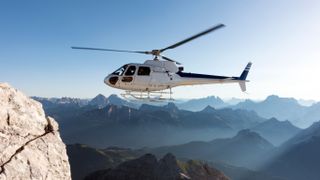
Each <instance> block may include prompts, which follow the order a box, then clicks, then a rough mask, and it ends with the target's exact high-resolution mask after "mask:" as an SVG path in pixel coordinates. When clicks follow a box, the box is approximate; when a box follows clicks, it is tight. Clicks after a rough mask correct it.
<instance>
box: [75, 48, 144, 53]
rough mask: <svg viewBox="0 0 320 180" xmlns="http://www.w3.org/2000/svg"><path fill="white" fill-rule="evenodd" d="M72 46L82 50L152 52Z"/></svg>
mask: <svg viewBox="0 0 320 180" xmlns="http://www.w3.org/2000/svg"><path fill="white" fill-rule="evenodd" d="M71 48H72V49H82V50H96V51H111V52H125V53H140V54H150V52H148V51H130V50H119V49H103V48H91V47H71Z"/></svg>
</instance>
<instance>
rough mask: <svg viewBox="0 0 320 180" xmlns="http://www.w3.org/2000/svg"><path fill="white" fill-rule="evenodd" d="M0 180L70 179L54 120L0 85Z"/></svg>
mask: <svg viewBox="0 0 320 180" xmlns="http://www.w3.org/2000/svg"><path fill="white" fill-rule="evenodd" d="M0 179H1V180H6V179H8V180H11V179H66V180H68V179H71V176H70V166H69V162H68V156H67V154H66V147H65V145H64V143H63V142H62V141H61V138H60V134H59V132H58V124H57V123H56V121H55V120H54V119H52V118H50V117H45V114H44V111H43V109H42V106H41V104H40V103H38V102H37V101H34V100H32V99H30V98H28V97H26V96H25V95H24V94H22V93H21V92H20V91H18V90H16V89H14V88H12V87H10V85H8V84H6V83H0Z"/></svg>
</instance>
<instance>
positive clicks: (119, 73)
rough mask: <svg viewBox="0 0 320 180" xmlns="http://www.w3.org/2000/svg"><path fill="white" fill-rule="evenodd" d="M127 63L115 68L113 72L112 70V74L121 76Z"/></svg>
mask: <svg viewBox="0 0 320 180" xmlns="http://www.w3.org/2000/svg"><path fill="white" fill-rule="evenodd" d="M127 67H128V65H127V64H126V65H124V66H122V67H121V68H119V69H117V70H116V71H115V72H113V73H112V74H114V75H118V76H122V74H123V73H124V71H125V70H126V69H127Z"/></svg>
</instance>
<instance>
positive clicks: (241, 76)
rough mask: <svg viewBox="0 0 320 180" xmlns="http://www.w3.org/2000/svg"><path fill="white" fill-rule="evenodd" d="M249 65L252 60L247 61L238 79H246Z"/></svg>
mask: <svg viewBox="0 0 320 180" xmlns="http://www.w3.org/2000/svg"><path fill="white" fill-rule="evenodd" d="M251 65H252V62H249V63H248V64H247V66H246V68H244V70H243V72H242V73H241V75H240V77H239V79H240V80H246V78H247V76H248V73H249V70H250V68H251Z"/></svg>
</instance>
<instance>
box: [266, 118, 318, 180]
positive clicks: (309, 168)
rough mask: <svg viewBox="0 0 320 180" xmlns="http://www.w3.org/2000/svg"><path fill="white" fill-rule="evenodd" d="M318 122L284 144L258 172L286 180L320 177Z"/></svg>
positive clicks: (311, 179) (313, 179)
mask: <svg viewBox="0 0 320 180" xmlns="http://www.w3.org/2000/svg"><path fill="white" fill-rule="evenodd" d="M319 152H320V122H316V123H314V124H313V125H312V126H310V127H309V128H307V129H305V130H302V131H301V132H299V133H298V134H297V135H296V136H294V137H293V138H291V139H290V140H288V141H287V142H285V143H284V144H283V145H282V146H280V147H279V148H278V149H276V151H275V152H274V153H273V154H272V156H270V157H269V158H268V161H266V162H264V165H263V166H262V168H260V170H262V171H264V172H268V173H271V174H273V175H275V176H278V177H284V178H287V179H292V180H298V179H310V180H317V179H319V177H320V169H319V167H320V156H319Z"/></svg>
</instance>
